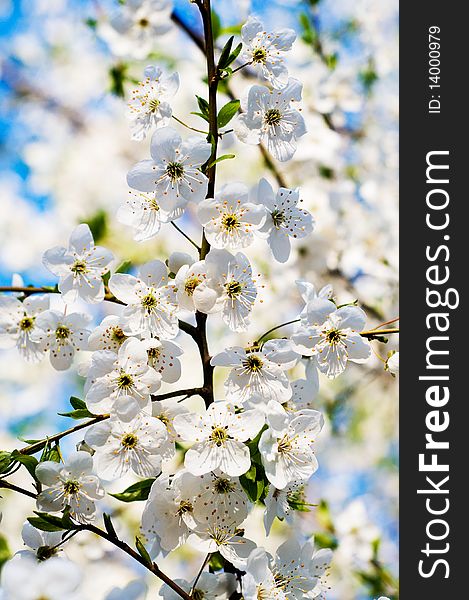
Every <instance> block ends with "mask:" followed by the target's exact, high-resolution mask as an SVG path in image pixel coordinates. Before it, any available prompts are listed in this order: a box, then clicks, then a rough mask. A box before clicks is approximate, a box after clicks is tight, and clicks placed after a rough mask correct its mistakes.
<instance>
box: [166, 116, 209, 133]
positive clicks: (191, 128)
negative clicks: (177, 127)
mask: <svg viewBox="0 0 469 600" xmlns="http://www.w3.org/2000/svg"><path fill="white" fill-rule="evenodd" d="M172 117H173V119H174V120H175V121H177V122H178V123H180V124H181V125H184V127H187V129H190V130H191V131H196V132H197V133H203V134H204V135H207V132H206V131H202V130H201V129H195V127H191V126H190V125H188V124H187V123H184V121H181V119H178V118H177V117H175V116H174V115H172Z"/></svg>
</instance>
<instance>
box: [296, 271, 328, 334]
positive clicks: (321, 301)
mask: <svg viewBox="0 0 469 600" xmlns="http://www.w3.org/2000/svg"><path fill="white" fill-rule="evenodd" d="M296 285H297V287H298V291H299V292H300V294H301V297H302V298H303V300H304V303H305V305H304V307H303V310H302V311H301V313H300V319H301V321H302V323H304V324H305V325H320V324H322V323H324V321H325V320H326V319H327V317H328V316H329V314H330V313H331V312H333V311H334V310H335V309H336V308H337V307H336V305H335V304H334V302H332V300H331V298H332V293H333V292H332V286H330V285H325V286H324V287H323V288H321V289H320V290H319V292H317V291H316V288H315V287H314V285H313V284H312V283H310V282H309V281H304V280H303V279H299V280H298V281H297V282H296Z"/></svg>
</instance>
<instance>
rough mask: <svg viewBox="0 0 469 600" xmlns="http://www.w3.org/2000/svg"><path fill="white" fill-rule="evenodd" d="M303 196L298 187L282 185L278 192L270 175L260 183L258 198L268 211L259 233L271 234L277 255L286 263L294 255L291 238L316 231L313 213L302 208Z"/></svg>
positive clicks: (297, 237) (271, 246) (266, 235)
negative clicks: (292, 187)
mask: <svg viewBox="0 0 469 600" xmlns="http://www.w3.org/2000/svg"><path fill="white" fill-rule="evenodd" d="M299 200H300V193H299V191H298V190H289V189H287V188H283V187H281V188H279V190H278V191H277V193H276V194H275V193H274V190H273V189H272V186H271V185H270V183H269V182H268V181H267V180H266V179H261V180H260V182H259V185H258V187H257V197H256V202H257V203H258V204H259V205H260V206H263V207H264V208H265V212H266V220H265V223H264V224H263V225H262V227H261V228H260V229H259V234H260V235H263V236H265V237H266V238H267V242H268V244H269V246H270V249H271V250H272V254H273V255H274V258H275V259H276V260H278V261H279V262H282V263H284V262H286V261H287V260H288V258H289V256H290V251H291V240H290V238H293V239H302V238H304V237H306V236H308V235H309V234H310V233H311V232H312V231H313V227H314V220H313V217H312V216H311V214H310V213H309V212H308V211H306V210H303V209H301V208H298V202H299Z"/></svg>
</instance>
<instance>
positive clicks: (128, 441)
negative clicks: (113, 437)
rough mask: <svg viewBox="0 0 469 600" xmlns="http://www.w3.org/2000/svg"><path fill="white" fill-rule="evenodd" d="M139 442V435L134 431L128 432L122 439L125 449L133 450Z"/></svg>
mask: <svg viewBox="0 0 469 600" xmlns="http://www.w3.org/2000/svg"><path fill="white" fill-rule="evenodd" d="M137 444H138V437H137V436H136V435H135V434H134V433H126V434H125V435H124V437H123V438H122V439H121V445H122V446H123V448H124V450H133V449H134V448H135V447H136V446H137Z"/></svg>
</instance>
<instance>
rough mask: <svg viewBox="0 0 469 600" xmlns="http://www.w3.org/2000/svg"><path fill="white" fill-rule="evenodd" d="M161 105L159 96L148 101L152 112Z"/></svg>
mask: <svg viewBox="0 0 469 600" xmlns="http://www.w3.org/2000/svg"><path fill="white" fill-rule="evenodd" d="M159 105H160V101H159V100H158V98H152V99H151V100H150V101H149V102H148V108H149V109H150V112H152V113H154V112H156V111H157V110H158V106H159Z"/></svg>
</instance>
